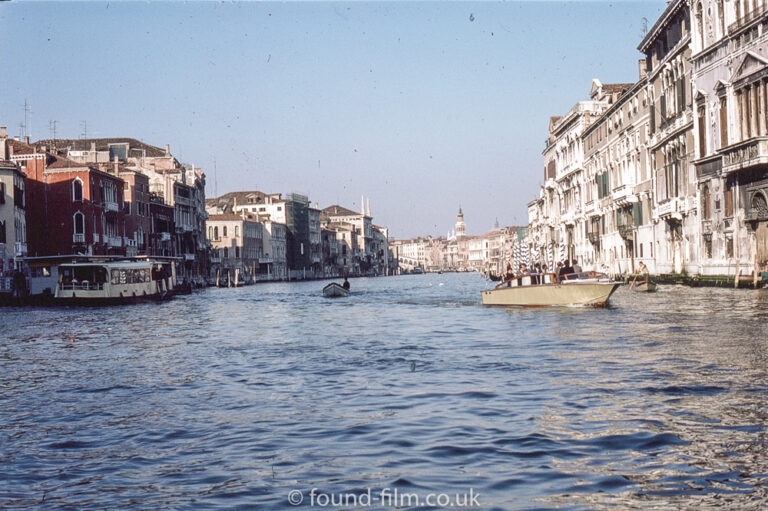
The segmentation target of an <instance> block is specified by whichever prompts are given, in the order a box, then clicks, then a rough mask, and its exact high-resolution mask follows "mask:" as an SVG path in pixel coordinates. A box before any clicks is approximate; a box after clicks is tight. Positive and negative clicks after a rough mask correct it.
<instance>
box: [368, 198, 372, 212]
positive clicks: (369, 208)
mask: <svg viewBox="0 0 768 511" xmlns="http://www.w3.org/2000/svg"><path fill="white" fill-rule="evenodd" d="M368 216H371V198H370V197H368Z"/></svg>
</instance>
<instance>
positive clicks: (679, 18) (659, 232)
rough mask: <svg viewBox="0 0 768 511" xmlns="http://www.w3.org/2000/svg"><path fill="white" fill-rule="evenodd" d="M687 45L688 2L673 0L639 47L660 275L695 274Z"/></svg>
mask: <svg viewBox="0 0 768 511" xmlns="http://www.w3.org/2000/svg"><path fill="white" fill-rule="evenodd" d="M690 43H691V32H690V9H689V7H688V2H687V1H686V0H676V1H673V2H670V3H669V5H668V6H667V8H666V9H665V10H664V12H663V13H662V14H661V16H660V17H659V19H658V20H657V21H656V23H654V25H653V26H652V27H651V29H650V30H649V31H648V33H647V34H646V35H645V37H644V38H643V40H642V41H641V42H640V45H639V46H638V49H639V50H640V51H641V52H642V53H644V54H645V56H646V69H647V70H648V98H649V101H650V102H651V112H650V117H651V122H650V128H651V133H650V140H649V142H648V146H649V150H650V164H651V172H652V173H653V176H654V180H655V187H654V195H653V198H654V203H653V208H654V209H653V221H654V222H655V232H654V237H655V247H654V251H653V254H654V255H653V257H654V263H655V269H656V271H657V272H660V273H669V272H674V273H681V272H683V271H685V272H687V273H698V271H699V250H698V248H699V247H698V245H699V243H698V239H699V233H700V229H699V221H698V204H697V200H696V197H697V186H696V175H695V172H694V167H693V160H694V154H695V152H694V151H695V147H694V138H693V110H692V95H691V45H690Z"/></svg>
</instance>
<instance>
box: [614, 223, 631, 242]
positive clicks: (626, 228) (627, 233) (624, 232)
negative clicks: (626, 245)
mask: <svg viewBox="0 0 768 511" xmlns="http://www.w3.org/2000/svg"><path fill="white" fill-rule="evenodd" d="M617 230H618V231H619V236H621V237H622V238H624V239H625V240H631V239H632V238H633V235H634V232H635V226H634V225H629V224H626V225H619V226H618V229H617Z"/></svg>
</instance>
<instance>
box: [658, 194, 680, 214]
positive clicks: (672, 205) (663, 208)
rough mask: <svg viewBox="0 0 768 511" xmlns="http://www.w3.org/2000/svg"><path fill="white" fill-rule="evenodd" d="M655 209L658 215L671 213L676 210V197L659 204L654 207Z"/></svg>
mask: <svg viewBox="0 0 768 511" xmlns="http://www.w3.org/2000/svg"><path fill="white" fill-rule="evenodd" d="M656 211H657V212H658V213H659V216H663V215H671V214H672V213H676V212H677V198H674V199H671V200H669V201H667V202H664V203H661V204H659V207H658V208H656Z"/></svg>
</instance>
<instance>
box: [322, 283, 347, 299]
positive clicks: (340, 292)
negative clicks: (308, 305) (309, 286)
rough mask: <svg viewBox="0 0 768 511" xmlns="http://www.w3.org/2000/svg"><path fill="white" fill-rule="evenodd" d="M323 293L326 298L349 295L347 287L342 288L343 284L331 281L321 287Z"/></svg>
mask: <svg viewBox="0 0 768 511" xmlns="http://www.w3.org/2000/svg"><path fill="white" fill-rule="evenodd" d="M323 295H324V296H325V297H327V298H339V297H343V296H349V289H344V286H342V285H341V284H337V283H335V282H331V283H330V284H328V285H327V286H325V287H324V288H323Z"/></svg>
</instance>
